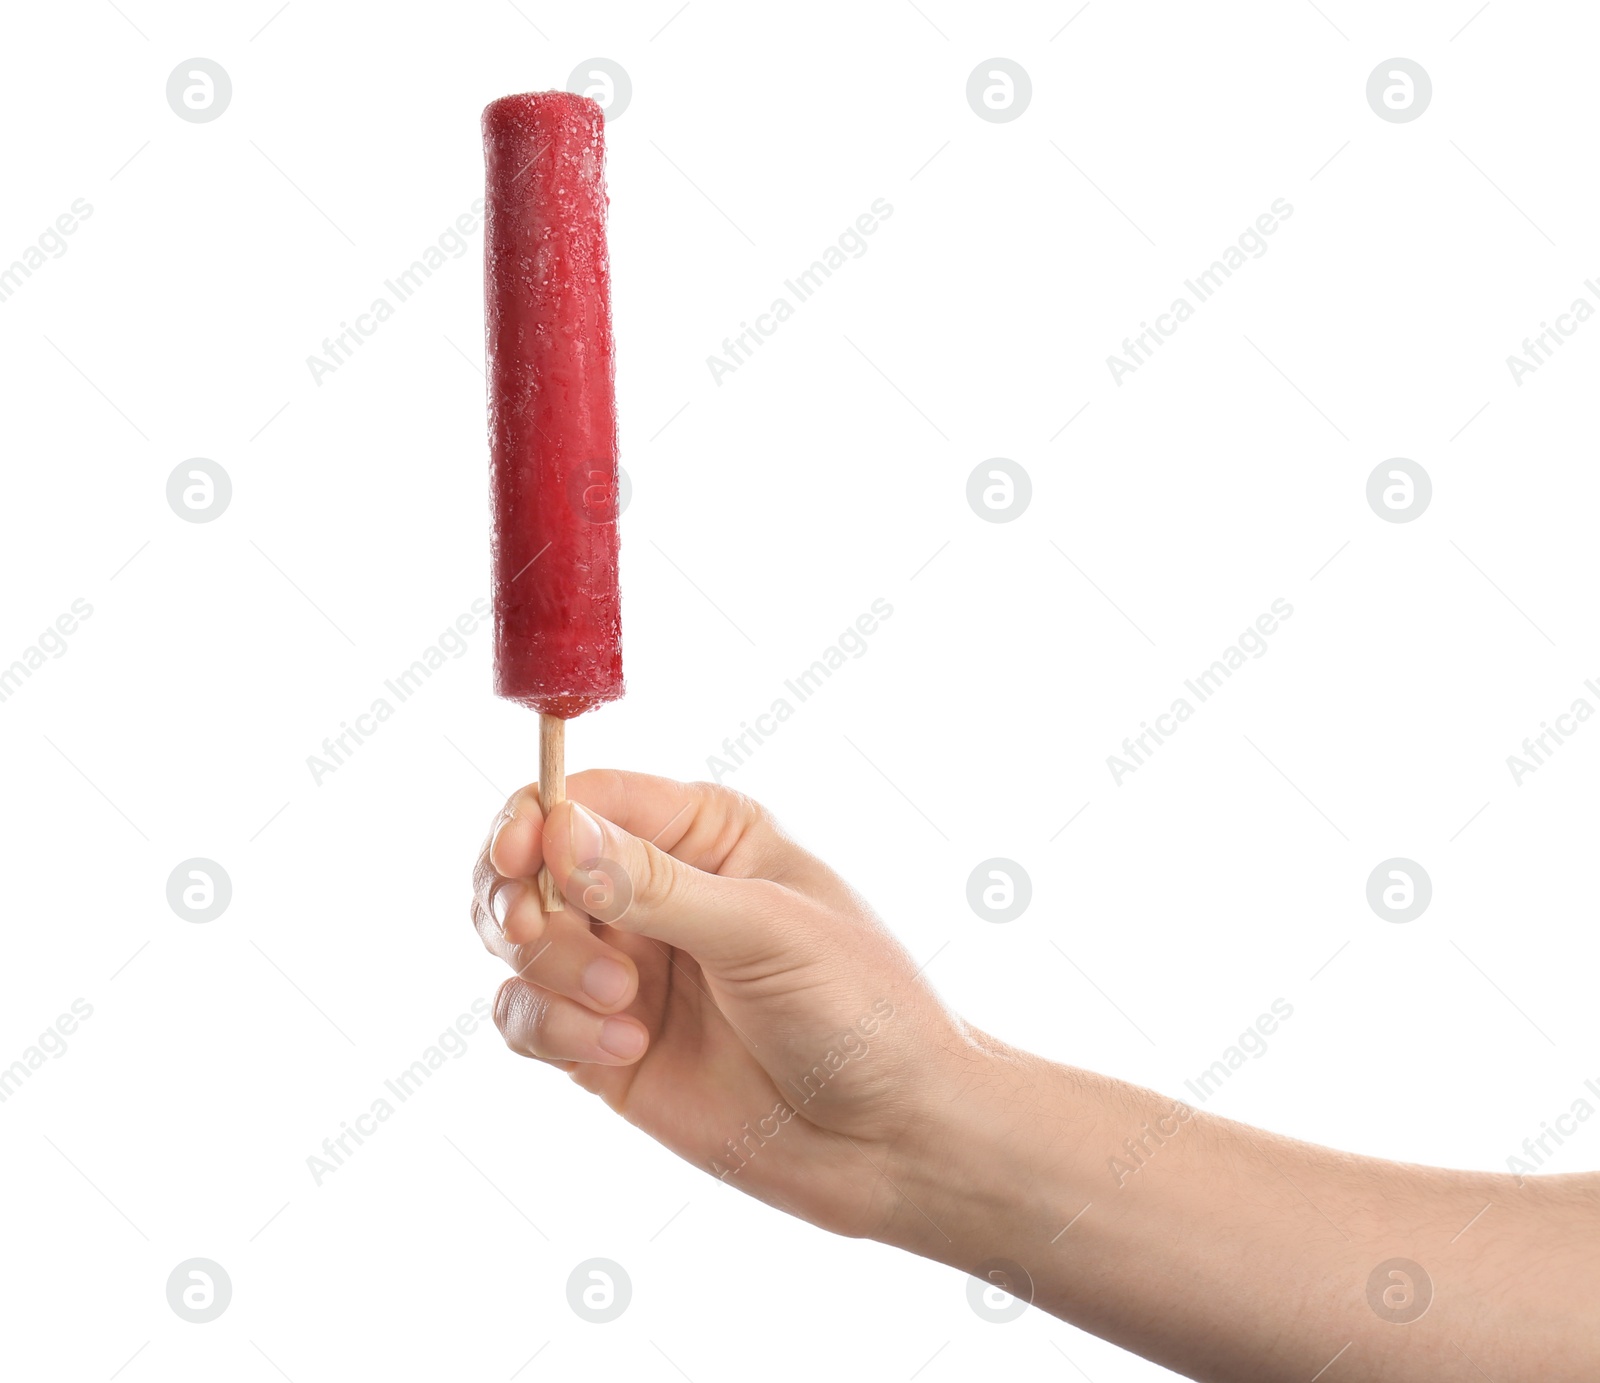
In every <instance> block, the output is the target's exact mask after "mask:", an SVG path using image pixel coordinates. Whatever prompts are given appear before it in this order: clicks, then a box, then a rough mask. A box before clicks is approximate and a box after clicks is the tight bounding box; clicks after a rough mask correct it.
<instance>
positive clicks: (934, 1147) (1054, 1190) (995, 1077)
mask: <svg viewBox="0 0 1600 1383" xmlns="http://www.w3.org/2000/svg"><path fill="white" fill-rule="evenodd" d="M1097 1079H1098V1078H1096V1077H1092V1076H1088V1075H1087V1074H1086V1073H1081V1072H1076V1071H1073V1070H1071V1069H1070V1068H1066V1067H1061V1066H1055V1065H1053V1064H1052V1063H1050V1062H1047V1061H1044V1060H1043V1059H1041V1058H1039V1057H1036V1056H1033V1055H1031V1054H1030V1053H1027V1052H1023V1051H1020V1050H1018V1049H1016V1048H1013V1047H1009V1046H1007V1045H1006V1044H1005V1043H1003V1042H999V1041H997V1040H996V1039H994V1038H992V1037H990V1036H989V1035H988V1034H986V1033H983V1032H981V1031H979V1030H977V1029H975V1028H970V1027H965V1026H963V1027H962V1028H960V1029H959V1030H958V1031H957V1033H956V1034H955V1035H954V1037H953V1038H952V1040H951V1041H950V1042H949V1043H948V1044H947V1045H946V1046H945V1047H944V1048H943V1049H942V1050H941V1051H940V1052H939V1053H938V1056H937V1058H936V1061H935V1066H934V1069H933V1070H932V1071H931V1072H930V1074H929V1077H928V1080H927V1082H926V1085H925V1090H924V1096H923V1098H922V1100H921V1101H919V1104H920V1106H921V1107H920V1110H919V1117H918V1118H917V1119H916V1120H915V1121H914V1124H913V1127H912V1130H911V1132H910V1133H909V1134H908V1135H907V1137H906V1139H905V1140H904V1141H903V1144H902V1146H901V1147H899V1148H897V1149H896V1150H895V1154H896V1155H895V1157H894V1159H893V1162H894V1170H893V1173H892V1175H893V1180H894V1183H895V1189H896V1190H897V1192H898V1193H899V1194H898V1199H897V1201H896V1204H895V1209H894V1212H893V1214H892V1215H891V1216H890V1218H889V1220H888V1222H887V1224H886V1225H885V1226H884V1227H883V1230H882V1231H881V1232H880V1233H879V1234H877V1235H876V1236H875V1237H876V1238H878V1239H880V1240H881V1241H882V1242H884V1243H887V1244H891V1245H893V1246H894V1247H896V1248H901V1249H905V1250H907V1251H909V1252H912V1253H917V1254H920V1255H922V1256H923V1257H926V1258H932V1259H936V1260H938V1261H940V1262H943V1263H948V1264H950V1265H951V1266H952V1267H957V1268H960V1269H962V1270H963V1271H971V1270H972V1269H973V1268H974V1267H976V1266H977V1265H978V1264H979V1263H982V1262H984V1261H985V1260H987V1259H991V1258H1007V1259H1011V1260H1013V1261H1016V1262H1018V1263H1021V1264H1022V1266H1023V1267H1024V1268H1028V1260H1029V1259H1030V1258H1037V1256H1038V1253H1039V1250H1040V1249H1041V1247H1043V1246H1047V1245H1049V1243H1050V1241H1051V1239H1052V1236H1057V1235H1059V1234H1060V1232H1061V1231H1062V1230H1063V1229H1064V1228H1065V1227H1066V1225H1067V1224H1068V1223H1069V1222H1070V1221H1071V1220H1072V1219H1073V1217H1074V1216H1075V1215H1077V1214H1078V1212H1079V1211H1080V1210H1081V1209H1082V1208H1083V1206H1084V1205H1085V1204H1086V1203H1087V1202H1088V1201H1089V1200H1090V1199H1092V1193H1091V1191H1090V1189H1089V1181H1090V1176H1089V1174H1088V1171H1087V1169H1086V1167H1085V1157H1084V1151H1085V1147H1086V1146H1087V1145H1089V1144H1097V1140H1096V1136H1095V1130H1096V1128H1097V1125H1098V1119H1097V1117H1096V1115H1095V1113H1094V1112H1093V1101H1092V1100H1089V1099H1086V1098H1084V1097H1085V1095H1086V1093H1087V1092H1086V1091H1085V1090H1083V1089H1082V1088H1081V1087H1082V1086H1083V1084H1084V1083H1085V1082H1091V1081H1094V1080H1097ZM1029 1271H1030V1272H1031V1269H1029Z"/></svg>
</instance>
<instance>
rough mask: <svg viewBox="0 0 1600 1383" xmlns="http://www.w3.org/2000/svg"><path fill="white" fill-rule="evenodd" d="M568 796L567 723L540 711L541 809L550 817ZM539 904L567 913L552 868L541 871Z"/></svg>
mask: <svg viewBox="0 0 1600 1383" xmlns="http://www.w3.org/2000/svg"><path fill="white" fill-rule="evenodd" d="M566 797H567V722H566V721H564V720H562V719H561V718H560V717H559V716H547V715H545V714H544V713H543V712H542V711H541V712H540V714H539V810H540V811H541V812H543V813H544V819H545V820H546V821H548V820H549V819H550V812H551V809H552V808H554V806H555V805H556V803H557V802H564V801H566ZM539 903H540V907H541V910H542V911H544V912H565V911H566V910H567V905H566V903H565V902H563V901H562V898H561V890H560V889H559V888H557V887H556V881H555V880H554V879H553V878H551V877H550V871H549V870H548V869H546V868H544V867H542V866H541V868H540V870H539Z"/></svg>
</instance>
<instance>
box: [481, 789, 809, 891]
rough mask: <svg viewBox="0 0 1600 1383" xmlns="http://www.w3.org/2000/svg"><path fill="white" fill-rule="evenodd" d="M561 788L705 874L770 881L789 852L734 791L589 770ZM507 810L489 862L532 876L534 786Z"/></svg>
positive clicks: (507, 873) (537, 838)
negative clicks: (760, 878) (767, 879)
mask: <svg viewBox="0 0 1600 1383" xmlns="http://www.w3.org/2000/svg"><path fill="white" fill-rule="evenodd" d="M566 789H567V796H568V797H569V798H571V799H572V800H573V801H575V802H580V803H582V804H583V805H584V806H585V807H590V808H592V809H593V810H594V811H596V812H597V813H599V814H600V815H601V816H603V817H604V818H605V819H606V820H608V821H613V822H615V823H616V824H617V825H618V826H620V827H622V829H623V830H625V831H627V832H628V833H629V834H630V835H635V836H638V837H640V838H641V839H643V840H647V841H649V842H650V843H651V844H653V845H655V846H657V847H658V848H659V849H661V850H664V851H665V852H666V853H667V854H669V855H673V856H675V857H676V858H678V859H680V860H682V861H683V862H684V863H685V864H688V865H692V866H693V867H694V868H696V869H699V870H702V871H704V872H705V873H707V874H723V875H731V876H734V877H745V878H757V877H762V878H772V877H774V871H775V870H779V869H781V867H782V863H783V858H784V856H785V855H786V854H787V848H786V847H788V842H787V841H786V840H785V839H784V838H783V837H782V835H781V834H780V833H779V832H778V830H777V828H776V827H775V826H774V825H773V824H772V822H771V820H770V819H769V818H768V817H767V815H766V813H765V812H763V811H762V810H761V808H760V807H759V806H758V805H757V804H756V803H755V802H753V801H752V800H751V799H750V798H748V797H745V796H744V795H743V794H742V793H737V792H734V791H733V790H732V789H731V788H724V787H719V786H717V785H716V784H713V783H679V782H676V781H674V780H673V779H671V778H656V777H653V776H651V775H650V774H647V773H625V772H622V771H620V770H617V769H588V770H586V771H584V772H582V773H576V774H574V775H573V776H572V777H570V778H568V779H567V784H566ZM506 813H507V818H506V820H505V821H504V823H503V824H502V825H501V826H500V827H499V829H498V830H497V831H496V833H495V836H494V839H493V841H492V842H491V844H490V847H489V852H488V859H489V861H490V862H491V863H492V865H493V867H494V869H495V871H496V872H497V873H499V874H500V875H501V876H502V877H504V878H512V879H515V878H523V879H526V878H532V877H533V875H535V874H537V873H538V872H539V868H540V866H541V865H542V864H543V863H544V814H543V813H542V812H541V811H540V810H539V788H538V785H537V784H530V785H529V786H528V787H525V788H522V789H521V790H519V791H518V792H516V793H515V794H513V796H512V797H511V800H510V801H509V802H508V803H507V804H506Z"/></svg>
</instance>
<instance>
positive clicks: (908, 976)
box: [472, 772, 963, 1235]
mask: <svg viewBox="0 0 1600 1383" xmlns="http://www.w3.org/2000/svg"><path fill="white" fill-rule="evenodd" d="M567 792H568V794H569V796H570V798H571V800H570V801H569V802H565V803H561V804H559V805H558V806H557V807H556V808H555V809H554V810H553V811H552V812H551V814H550V819H549V820H548V821H545V820H543V818H542V815H541V813H540V810H539V797H538V789H537V787H533V786H530V787H527V788H524V789H522V790H521V791H520V792H518V793H517V794H515V795H514V796H513V797H512V799H511V801H510V802H509V803H508V805H507V807H506V809H505V811H504V812H503V813H502V815H501V817H500V819H499V821H498V822H497V823H496V825H495V828H494V830H493V832H492V835H491V838H490V841H489V842H488V844H486V845H485V847H484V850H483V853H482V854H481V855H480V857H479V860H478V867H477V872H476V890H475V896H474V900H473V908H472V915H473V922H474V925H475V926H476V927H477V929H478V934H479V936H480V937H482V939H483V942H484V945H485V946H487V947H488V948H489V950H491V951H492V952H494V954H496V955H497V956H500V957H501V958H502V959H503V960H505V961H506V962H507V963H508V964H510V966H511V967H512V969H513V970H515V971H516V972H517V973H516V975H515V976H514V977H513V978H511V979H509V980H507V981H506V982H505V984H504V985H503V986H502V987H501V989H500V993H499V995H498V997H497V999H496V1001H495V1009H494V1012H495V1022H496V1024H497V1026H498V1027H499V1028H500V1031H501V1032H502V1034H503V1035H504V1037H505V1040H506V1043H507V1045H508V1046H509V1047H510V1048H511V1049H512V1050H513V1051H515V1052H519V1053H521V1054H522V1055H524V1056H529V1057H533V1058H536V1059H538V1060H541V1061H545V1062H547V1063H549V1064H551V1065H554V1066H557V1067H559V1068H560V1069H562V1070H564V1071H566V1072H568V1073H569V1074H570V1075H571V1076H572V1078H573V1080H575V1081H576V1082H577V1083H578V1084H579V1085H581V1086H583V1087H584V1089H586V1090H589V1091H591V1092H592V1093H594V1094H597V1095H599V1096H600V1097H601V1098H602V1099H604V1100H605V1101H606V1103H607V1104H609V1105H610V1106H611V1107H612V1108H613V1109H615V1110H616V1111H617V1112H618V1113H620V1114H622V1115H623V1116H624V1117H625V1118H627V1119H628V1120H629V1121H630V1122H631V1123H633V1124H635V1125H637V1126H638V1127H639V1128H641V1129H643V1130H644V1131H645V1132H646V1133H648V1134H650V1135H651V1137H653V1138H655V1139H657V1140H659V1141H660V1142H662V1143H664V1144H665V1145H666V1146H667V1147H669V1148H671V1149H672V1151H674V1152H676V1153H677V1154H678V1155H679V1156H680V1157H683V1158H686V1159H687V1160H688V1161H690V1162H693V1163H694V1164H695V1165H696V1166H699V1167H701V1168H703V1169H705V1170H706V1171H709V1172H711V1173H712V1174H713V1175H717V1176H720V1177H721V1178H722V1179H724V1180H725V1181H727V1182H729V1183H730V1184H731V1185H734V1186H737V1187H739V1188H740V1189H742V1190H744V1191H747V1192H749V1193H750V1194H752V1195H755V1196H759V1197H760V1198H761V1199H763V1200H765V1201H768V1202H769V1203H771V1204H773V1205H777V1206H779V1207H781V1208H783V1209H785V1210H787V1211H789V1212H791V1213H793V1214H797V1215H800V1216H802V1217H804V1218H806V1219H808V1220H811V1221H812V1222H813V1223H815V1224H819V1225H822V1226H823V1227H825V1228H827V1229H831V1230H834V1231H836V1232H838V1233H841V1234H850V1235H870V1234H875V1233H879V1232H881V1231H882V1230H883V1229H884V1228H885V1227H886V1226H887V1225H888V1224H889V1222H890V1221H891V1219H892V1218H893V1217H894V1216H895V1213H896V1202H897V1201H898V1199H899V1196H898V1193H897V1192H896V1191H895V1189H894V1185H893V1180H894V1177H895V1172H894V1168H895V1166H896V1164H897V1163H898V1162H899V1161H900V1160H901V1159H902V1158H903V1157H904V1156H906V1155H907V1152H908V1149H909V1144H911V1143H913V1142H914V1141H915V1138H916V1134H917V1132H918V1130H919V1128H920V1127H925V1121H926V1116H927V1114H928V1112H929V1111H928V1109H927V1102H928V1100H929V1099H930V1098H931V1091H932V1090H933V1089H934V1087H935V1085H936V1084H937V1082H936V1081H935V1080H934V1078H933V1076H934V1070H935V1067H936V1066H937V1058H938V1056H939V1054H940V1053H942V1052H946V1051H950V1050H953V1049H956V1048H959V1047H960V1046H961V1044H962V1042H963V1034H962V1029H961V1027H960V1025H959V1024H958V1023H957V1021H956V1020H955V1019H954V1018H953V1017H952V1016H951V1015H950V1014H948V1013H947V1012H946V1011H945V1010H944V1008H943V1007H942V1006H941V1005H940V1004H939V1002H938V1000H937V999H936V998H935V997H934V995H933V993H932V991H931V990H930V989H929V988H928V987H927V985H926V984H925V983H924V982H923V981H922V980H921V979H920V978H919V976H918V972H917V967H916V965H915V964H914V962H913V961H912V960H911V958H910V957H909V956H908V955H907V954H906V952H905V950H904V949H903V948H902V947H901V946H900V945H899V943H898V942H896V941H895V940H894V939H893V938H892V937H891V936H890V935H889V933H888V932H887V931H886V930H885V928H884V927H883V925H882V923H880V922H879V921H878V919H877V918H876V917H875V916H874V915H873V913H872V912H871V910H870V909H869V908H868V907H867V905H866V903H865V902H864V901H863V900H862V899H861V898H860V897H859V896H858V895H857V894H856V893H855V892H853V891H852V890H851V888H850V887H849V886H848V885H847V884H846V883H845V882H844V881H843V880H841V879H840V878H839V877H838V876H837V875H836V874H834V873H833V871H832V870H830V869H829V868H828V867H827V866H826V865H824V864H823V863H822V862H821V861H820V860H818V859H816V858H814V857H813V856H811V855H809V854H807V853H806V852H805V851H804V850H802V849H801V848H800V847H799V846H798V845H796V844H795V843H794V842H793V841H792V840H790V839H789V838H788V837H787V836H785V835H784V834H783V832H782V831H781V830H780V829H779V828H778V826H777V825H776V823H774V822H773V820H772V819H771V818H770V817H769V816H768V815H767V813H766V812H765V811H764V810H763V809H762V808H761V807H759V806H758V805H757V804H756V803H754V802H752V801H751V800H750V799H749V798H746V797H743V796H741V795H740V794H738V793H735V792H733V791H730V790H729V789H726V788H721V787H715V786H712V785H710V784H705V783H699V784H692V785H685V784H680V783H675V782H671V781H669V780H667V779H663V778H651V777H645V776H643V775H641V774H634V773H616V772H589V773H580V774H578V775H576V776H575V777H573V778H570V779H568V781H567ZM541 865H547V866H548V867H549V869H550V871H551V873H552V875H553V876H554V878H555V879H556V880H557V882H558V883H559V884H560V885H561V889H562V893H563V895H564V896H565V897H566V899H567V903H568V909H567V911H564V912H558V913H550V914H545V913H543V912H541V911H540V907H539V895H538V888H537V885H536V883H535V881H534V876H535V875H536V874H537V873H538V871H539V868H540V866H541ZM580 866H584V867H582V868H580ZM591 916H592V917H593V919H594V920H593V922H591V920H590V919H591Z"/></svg>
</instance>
